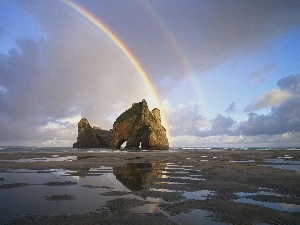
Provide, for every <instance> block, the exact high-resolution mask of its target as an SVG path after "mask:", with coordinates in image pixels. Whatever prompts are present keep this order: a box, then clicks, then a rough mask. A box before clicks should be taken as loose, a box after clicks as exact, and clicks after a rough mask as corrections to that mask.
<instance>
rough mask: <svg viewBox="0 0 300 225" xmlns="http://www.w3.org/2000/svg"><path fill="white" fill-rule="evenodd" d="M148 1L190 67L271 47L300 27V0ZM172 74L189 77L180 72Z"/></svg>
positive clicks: (202, 67) (209, 65)
mask: <svg viewBox="0 0 300 225" xmlns="http://www.w3.org/2000/svg"><path fill="white" fill-rule="evenodd" d="M149 3H150V4H151V5H152V7H153V8H154V9H155V11H156V12H157V13H158V15H159V16H160V17H161V18H162V21H164V23H165V24H166V27H167V29H169V31H170V32H171V34H173V35H174V38H175V40H176V41H177V42H178V45H179V46H180V47H181V51H182V52H183V53H184V54H185V55H186V56H187V61H188V62H189V64H190V65H191V67H192V68H194V69H195V70H199V71H203V70H207V69H211V68H212V67H214V66H216V65H218V64H220V63H222V62H224V61H226V60H228V59H230V58H232V57H237V56H241V55H248V54H252V53H255V52H258V51H261V50H262V49H266V48H268V47H269V46H270V45H269V44H270V43H271V41H273V40H275V39H276V38H278V37H280V35H283V34H284V33H285V32H288V31H289V30H290V29H292V28H295V27H299V26H300V15H299V11H300V2H299V1H293V0H289V1H282V0H275V1H273V0H266V1H259V0H254V1H194V2H192V3H191V2H189V4H186V2H182V1H172V2H171V3H170V2H168V1H165V2H163V3H162V2H161V1H158V2H155V1H154V2H149ZM166 12H167V13H166ZM183 12H188V13H185V14H184V13H183ZM186 37H190V38H186ZM156 46H160V45H156ZM157 51H159V49H157ZM169 74H174V76H177V78H179V79H181V78H184V76H183V75H180V74H179V73H176V72H173V73H172V72H170V73H169ZM181 74H182V73H181Z"/></svg>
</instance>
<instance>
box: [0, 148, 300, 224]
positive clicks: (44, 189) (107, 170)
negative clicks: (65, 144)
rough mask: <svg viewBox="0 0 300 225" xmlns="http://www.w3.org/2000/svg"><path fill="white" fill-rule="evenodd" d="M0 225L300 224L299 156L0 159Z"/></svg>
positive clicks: (82, 153) (31, 155) (85, 154)
mask: <svg viewBox="0 0 300 225" xmlns="http://www.w3.org/2000/svg"><path fill="white" fill-rule="evenodd" d="M0 197H1V208H0V213H1V214H0V219H1V220H0V223H1V224H131V225H134V224H300V151H298V150H218V149H215V150H197V151H193V150H185V151H145V152H140V151H139V152H137V151H136V152H123V151H98V152H97V150H89V151H88V150H78V151H68V152H63V151H62V152H59V151H51V150H49V151H36V152H34V151H30V152H26V151H23V152H22V151H14V152H0Z"/></svg>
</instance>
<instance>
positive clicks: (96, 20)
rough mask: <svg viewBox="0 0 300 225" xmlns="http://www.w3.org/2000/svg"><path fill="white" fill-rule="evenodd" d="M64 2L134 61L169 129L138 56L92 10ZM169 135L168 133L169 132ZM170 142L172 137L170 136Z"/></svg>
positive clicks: (71, 2) (72, 2) (70, 1)
mask: <svg viewBox="0 0 300 225" xmlns="http://www.w3.org/2000/svg"><path fill="white" fill-rule="evenodd" d="M62 2H63V3H65V4H66V5H67V6H69V7H70V8H72V9H74V10H75V11H76V12H78V13H79V14H81V15H82V16H83V17H84V18H86V19H87V20H89V21H90V22H91V23H93V24H94V25H95V26H96V27H97V28H98V29H100V30H101V31H102V32H104V33H105V34H106V35H107V36H108V37H109V38H110V39H111V40H112V41H113V42H114V43H115V44H116V46H117V47H118V48H119V49H120V50H121V51H122V52H123V53H124V55H125V56H126V57H127V58H128V60H129V61H130V62H131V63H132V65H133V66H134V68H135V69H136V71H137V72H138V74H139V75H140V76H141V77H142V79H143V80H144V82H145V83H146V86H147V87H148V89H149V91H150V93H151V95H152V97H153V98H154V100H155V102H156V104H158V105H159V108H160V109H161V120H162V123H163V124H164V126H165V127H166V129H167V131H168V130H169V129H168V123H167V119H166V116H165V113H164V111H163V110H162V107H161V104H160V99H159V96H158V94H157V92H156V90H155V88H154V86H153V84H152V82H151V80H150V78H149V75H148V74H147V73H146V71H145V70H144V68H143V67H142V65H141V64H140V63H139V61H138V60H137V58H136V57H135V56H134V55H133V54H132V52H131V51H130V50H129V48H128V47H127V46H126V45H125V44H124V43H123V42H122V40H121V39H120V38H119V37H118V36H117V35H116V34H115V33H114V32H113V31H112V30H111V29H110V28H109V27H108V26H107V25H106V24H105V23H104V22H103V21H101V20H100V19H99V18H98V17H96V16H94V15H93V14H92V13H91V12H89V11H88V10H87V9H85V8H83V7H82V6H81V5H79V4H77V3H75V2H74V1H72V0H62ZM167 135H168V133H167ZM168 139H169V143H170V138H169V136H168Z"/></svg>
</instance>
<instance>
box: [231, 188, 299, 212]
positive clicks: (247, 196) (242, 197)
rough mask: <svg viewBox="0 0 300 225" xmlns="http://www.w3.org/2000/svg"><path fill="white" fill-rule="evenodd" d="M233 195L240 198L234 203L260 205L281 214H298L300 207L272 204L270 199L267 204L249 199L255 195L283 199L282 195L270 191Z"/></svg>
mask: <svg viewBox="0 0 300 225" xmlns="http://www.w3.org/2000/svg"><path fill="white" fill-rule="evenodd" d="M235 194H236V195H238V196H239V197H240V198H239V199H237V200H234V201H235V202H241V203H248V204H254V205H261V206H265V207H267V208H271V209H276V210H279V211H283V212H300V205H296V204H287V203H278V202H272V201H271V200H272V198H270V201H268V202H266V201H257V200H253V199H251V196H255V195H267V196H270V197H272V196H280V197H284V195H282V194H279V193H276V192H274V191H272V190H270V189H269V190H261V191H259V192H257V193H248V192H237V193H235ZM285 197H289V196H285Z"/></svg>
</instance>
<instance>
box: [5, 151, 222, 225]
mask: <svg viewBox="0 0 300 225" xmlns="http://www.w3.org/2000/svg"><path fill="white" fill-rule="evenodd" d="M52 158H53V159H58V160H62V159H59V158H60V157H56V156H55V157H51V158H50V159H48V158H47V159H46V160H52ZM61 158H62V157H61ZM30 160H39V159H28V161H27V162H31V161H30ZM46 160H45V161H46ZM170 167H172V168H179V166H178V165H177V164H170V163H169V164H166V163H128V164H126V165H124V166H122V167H114V168H113V167H104V166H102V167H99V168H83V169H78V170H63V169H50V170H28V169H18V170H9V171H7V172H2V173H0V178H1V179H0V201H1V204H0V222H1V221H2V222H3V221H7V220H8V219H9V218H13V217H15V216H22V215H62V214H71V215H72V214H85V213H89V212H92V211H97V210H99V209H101V208H105V204H106V202H107V201H109V200H113V199H116V198H124V197H125V198H135V199H138V200H141V201H145V204H144V205H143V206H138V207H133V208H131V209H130V210H132V211H133V212H135V213H139V214H145V213H146V214H147V213H163V214H164V215H165V216H167V217H170V215H168V213H166V212H165V211H163V210H162V209H161V208H160V207H159V204H160V203H162V202H164V201H163V200H162V198H152V197H147V198H142V197H141V196H138V195H135V194H133V193H132V191H136V190H145V188H144V185H145V184H146V183H147V182H148V181H147V179H152V178H153V179H156V178H162V177H163V176H165V178H164V179H166V181H165V182H161V181H160V182H157V183H164V184H182V185H185V184H186V183H185V182H184V181H185V180H188V179H191V180H198V179H201V178H198V177H197V176H199V177H200V176H202V175H201V174H194V175H193V177H192V176H189V174H186V176H180V177H175V178H176V179H180V180H182V181H183V182H182V183H180V182H171V181H170V182H169V181H168V180H167V179H168V178H171V177H169V176H168V177H166V175H163V174H162V171H164V170H165V169H166V168H170ZM187 169H188V170H191V169H192V166H188V165H180V169H179V170H178V171H177V172H180V171H184V170H187ZM132 172H134V173H132ZM172 173H176V171H172ZM153 183H155V182H153ZM149 191H155V192H162V193H166V192H176V191H174V190H171V189H167V188H165V189H156V188H149ZM107 192H112V193H114V192H119V193H123V194H122V195H121V196H114V195H105V194H104V193H107ZM212 194H214V193H213V192H211V191H208V190H202V191H195V192H184V193H183V194H182V197H183V198H186V199H194V200H205V199H206V198H207V197H208V196H209V195H212ZM149 202H151V203H149ZM199 212H201V213H199ZM208 214H209V212H206V211H204V210H200V211H199V210H196V211H194V210H193V211H192V212H189V213H187V214H184V213H181V214H179V215H177V216H173V217H170V218H171V219H172V220H174V221H177V222H180V223H184V224H195V221H197V223H198V224H199V223H203V222H204V221H205V224H219V223H216V222H214V221H212V220H211V218H207V215H208ZM189 217H192V218H193V220H192V221H191V222H189V220H188V219H187V218H189ZM207 222H210V223H207Z"/></svg>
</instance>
